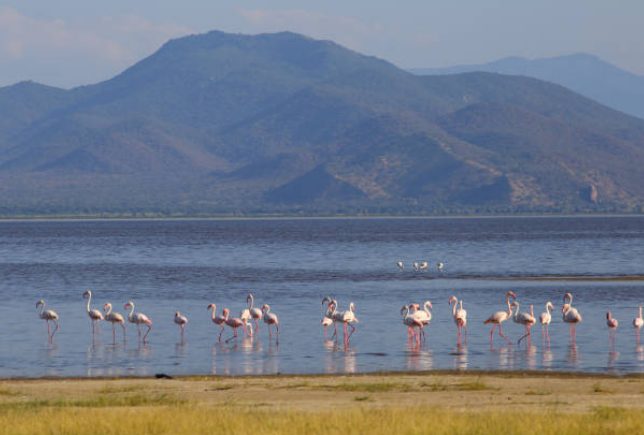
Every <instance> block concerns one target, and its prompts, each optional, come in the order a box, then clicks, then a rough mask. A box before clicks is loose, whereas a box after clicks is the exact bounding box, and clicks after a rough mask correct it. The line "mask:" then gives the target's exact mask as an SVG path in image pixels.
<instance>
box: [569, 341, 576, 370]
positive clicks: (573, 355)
mask: <svg viewBox="0 0 644 435" xmlns="http://www.w3.org/2000/svg"><path fill="white" fill-rule="evenodd" d="M566 361H568V364H570V365H571V366H572V367H574V368H577V367H579V348H578V347H577V344H576V343H575V342H574V341H570V342H569V344H568V352H567V354H566Z"/></svg>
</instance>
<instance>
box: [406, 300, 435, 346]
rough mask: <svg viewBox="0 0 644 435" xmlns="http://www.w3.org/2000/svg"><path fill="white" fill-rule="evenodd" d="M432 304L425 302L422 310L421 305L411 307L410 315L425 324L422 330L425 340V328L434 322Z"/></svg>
mask: <svg viewBox="0 0 644 435" xmlns="http://www.w3.org/2000/svg"><path fill="white" fill-rule="evenodd" d="M432 309H433V306H432V302H431V301H425V302H424V303H423V309H422V310H421V309H420V305H419V304H411V305H409V314H410V315H412V316H413V317H414V318H415V319H417V320H420V321H421V323H422V324H423V328H422V329H421V330H420V334H421V336H422V338H423V340H424V339H425V326H427V325H429V322H431V321H432Z"/></svg>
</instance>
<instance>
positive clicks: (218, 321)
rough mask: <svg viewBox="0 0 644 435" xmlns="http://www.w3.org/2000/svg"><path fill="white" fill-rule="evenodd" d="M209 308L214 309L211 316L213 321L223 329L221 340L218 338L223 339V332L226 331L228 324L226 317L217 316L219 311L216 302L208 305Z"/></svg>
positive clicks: (220, 332)
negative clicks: (225, 327)
mask: <svg viewBox="0 0 644 435" xmlns="http://www.w3.org/2000/svg"><path fill="white" fill-rule="evenodd" d="M208 310H212V317H211V318H212V323H214V324H215V325H218V326H219V327H220V328H221V330H220V331H219V340H218V341H221V334H223V333H224V325H225V324H226V319H225V318H224V316H223V315H222V316H217V314H216V313H217V305H215V304H210V305H208Z"/></svg>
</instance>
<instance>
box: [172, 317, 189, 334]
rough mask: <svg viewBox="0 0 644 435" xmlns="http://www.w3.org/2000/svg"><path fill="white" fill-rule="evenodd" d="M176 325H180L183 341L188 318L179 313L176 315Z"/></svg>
mask: <svg viewBox="0 0 644 435" xmlns="http://www.w3.org/2000/svg"><path fill="white" fill-rule="evenodd" d="M174 323H176V324H177V325H179V329H181V341H183V332H184V331H185V329H186V325H187V324H188V318H187V317H186V316H184V315H183V314H181V313H180V312H179V311H177V312H175V313H174Z"/></svg>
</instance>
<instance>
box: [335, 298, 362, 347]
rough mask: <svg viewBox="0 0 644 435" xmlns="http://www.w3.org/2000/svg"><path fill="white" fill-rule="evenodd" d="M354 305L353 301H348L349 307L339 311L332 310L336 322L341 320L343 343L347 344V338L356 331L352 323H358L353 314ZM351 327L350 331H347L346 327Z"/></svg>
mask: <svg viewBox="0 0 644 435" xmlns="http://www.w3.org/2000/svg"><path fill="white" fill-rule="evenodd" d="M355 309H356V306H355V304H354V303H353V302H351V303H349V309H348V310H346V311H343V312H340V313H337V312H335V311H334V314H333V320H335V321H336V322H342V331H343V333H344V345H345V346H348V345H349V340H350V339H351V335H353V333H354V332H355V331H356V327H355V326H353V323H358V318H357V317H356V315H355ZM349 327H350V328H351V332H348V328H349Z"/></svg>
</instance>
